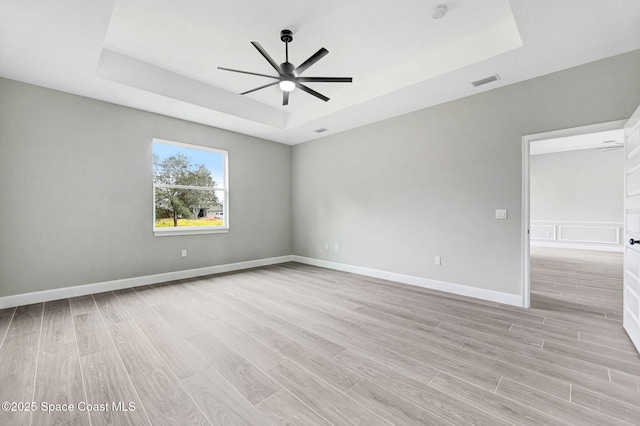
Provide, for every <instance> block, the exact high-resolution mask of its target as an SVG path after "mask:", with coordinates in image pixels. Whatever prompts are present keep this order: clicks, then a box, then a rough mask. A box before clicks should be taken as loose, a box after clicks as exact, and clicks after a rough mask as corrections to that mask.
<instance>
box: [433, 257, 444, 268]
mask: <svg viewBox="0 0 640 426" xmlns="http://www.w3.org/2000/svg"><path fill="white" fill-rule="evenodd" d="M433 263H434V264H436V265H438V266H439V265H442V259H441V258H440V256H436V257H435V258H434V259H433Z"/></svg>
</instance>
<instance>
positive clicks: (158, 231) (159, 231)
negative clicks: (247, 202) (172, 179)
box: [152, 138, 229, 237]
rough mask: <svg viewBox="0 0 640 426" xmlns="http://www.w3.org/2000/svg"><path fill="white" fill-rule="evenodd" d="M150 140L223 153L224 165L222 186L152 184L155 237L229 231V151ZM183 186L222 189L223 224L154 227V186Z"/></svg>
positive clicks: (154, 213)
mask: <svg viewBox="0 0 640 426" xmlns="http://www.w3.org/2000/svg"><path fill="white" fill-rule="evenodd" d="M152 142H158V143H161V144H166V145H174V146H179V147H182V148H190V149H199V150H202V151H210V152H215V153H218V154H222V155H223V167H224V173H223V174H224V186H223V187H222V188H220V187H209V186H188V185H169V184H156V183H154V184H153V193H152V197H153V215H152V220H153V235H154V236H156V237H172V236H178V235H199V234H223V233H227V232H229V152H228V151H224V150H221V149H216V148H209V147H206V146H200V145H194V144H188V143H182V142H174V141H168V140H164V139H158V138H153V141H152ZM157 187H160V188H184V189H196V190H205V191H206V190H211V191H213V190H215V191H222V193H223V194H224V203H223V204H222V216H223V217H224V225H223V226H182V227H179V228H174V227H171V228H156V188H157Z"/></svg>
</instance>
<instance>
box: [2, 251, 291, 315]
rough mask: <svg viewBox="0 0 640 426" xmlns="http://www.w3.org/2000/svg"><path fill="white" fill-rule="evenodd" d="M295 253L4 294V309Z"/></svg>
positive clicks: (287, 258)
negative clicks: (10, 294) (30, 291)
mask: <svg viewBox="0 0 640 426" xmlns="http://www.w3.org/2000/svg"><path fill="white" fill-rule="evenodd" d="M292 258H293V256H280V257H271V258H267V259H258V260H248V261H246V262H238V263H229V264H226V265H216V266H207V267H205V268H197V269H187V270H184V271H175V272H166V273H163V274H156V275H146V276H143V277H134V278H125V279H122V280H114V281H105V282H101V283H94V284H85V285H77V286H73V287H63V288H56V289H52V290H44V291H36V292H32V293H24V294H16V295H12V296H5V297H0V309H4V308H12V307H14V306H22V305H29V304H31V303H40V302H48V301H51V300H58V299H65V298H67V297H76V296H85V295H87V294H95V293H102V292H104V291H113V290H121V289H124V288H131V287H139V286H141V285H149V284H158V283H163V282H167V281H175V280H183V279H186V278H195V277H201V276H205V275H211V274H220V273H223V272H231V271H238V270H241V269H249V268H257V267H259V266H267V265H275V264H277V263H284V262H291V261H292Z"/></svg>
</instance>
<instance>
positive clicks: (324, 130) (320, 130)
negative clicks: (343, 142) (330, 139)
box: [314, 127, 329, 133]
mask: <svg viewBox="0 0 640 426" xmlns="http://www.w3.org/2000/svg"><path fill="white" fill-rule="evenodd" d="M327 130H329V129H325V128H324V127H320V128H319V129H316V130H314V132H316V133H324V132H326V131H327Z"/></svg>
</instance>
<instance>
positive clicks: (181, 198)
mask: <svg viewBox="0 0 640 426" xmlns="http://www.w3.org/2000/svg"><path fill="white" fill-rule="evenodd" d="M155 197H156V217H155V221H156V228H172V227H173V228H176V227H185V226H224V221H225V219H224V208H223V206H224V193H223V191H211V190H200V189H184V188H158V187H156V189H155Z"/></svg>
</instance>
